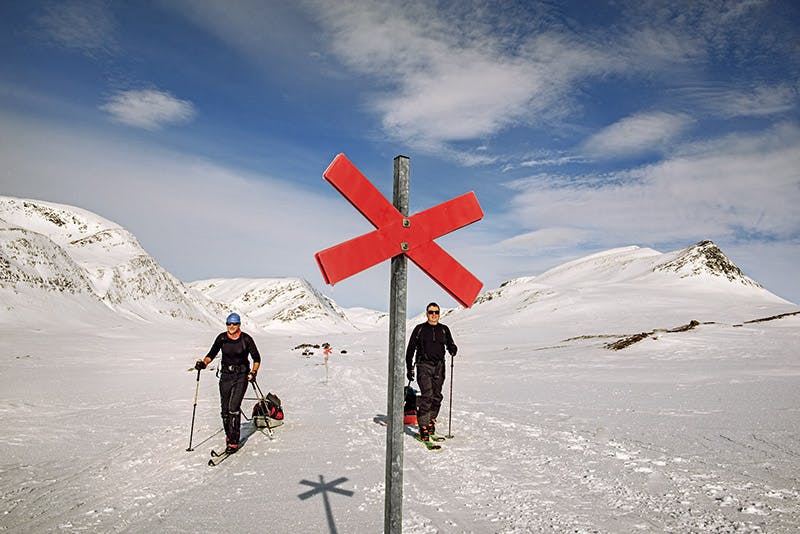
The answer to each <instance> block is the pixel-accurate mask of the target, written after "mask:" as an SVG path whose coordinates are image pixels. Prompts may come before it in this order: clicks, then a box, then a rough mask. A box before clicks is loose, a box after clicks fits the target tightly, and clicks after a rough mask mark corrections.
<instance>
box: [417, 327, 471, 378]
mask: <svg viewBox="0 0 800 534" xmlns="http://www.w3.org/2000/svg"><path fill="white" fill-rule="evenodd" d="M445 348H446V349H447V352H449V353H450V355H451V356H455V355H456V352H458V347H456V344H455V343H453V336H452V334H450V329H449V328H447V326H445V325H443V324H442V323H439V324H437V325H435V326H434V325H432V324H430V323H429V322H427V321H426V322H424V323H422V324H418V325H417V326H415V327H414V331H413V332H411V339H409V340H408V348H407V349H406V370H408V371H410V370H411V369H412V368H413V367H414V354H416V355H417V362H426V361H427V362H438V361H441V360H444V351H445Z"/></svg>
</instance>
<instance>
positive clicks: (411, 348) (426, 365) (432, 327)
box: [406, 302, 458, 441]
mask: <svg viewBox="0 0 800 534" xmlns="http://www.w3.org/2000/svg"><path fill="white" fill-rule="evenodd" d="M425 308H426V309H425V313H426V314H427V316H428V321H427V322H425V323H421V324H418V325H417V326H415V327H414V330H413V331H412V332H411V339H409V340H408V348H407V349H406V371H407V372H406V377H407V378H408V379H409V380H414V354H416V356H417V384H419V389H420V392H421V396H420V399H419V403H418V404H417V422H418V424H419V435H420V438H421V439H422V440H423V441H430V439H431V437H432V436H433V435H434V434H435V432H436V417H438V415H439V408H441V406H442V399H443V398H444V397H443V396H442V385H443V384H444V372H445V361H444V352H445V349H447V352H448V353H450V355H451V356H455V355H456V352H458V347H456V344H455V343H453V336H452V335H451V334H450V329H449V328H447V326H445V325H443V324H441V323H439V311H440V309H439V305H438V304H436V303H435V302H431V303H430V304H428V305H427V306H426V307H425Z"/></svg>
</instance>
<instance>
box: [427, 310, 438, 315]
mask: <svg viewBox="0 0 800 534" xmlns="http://www.w3.org/2000/svg"><path fill="white" fill-rule="evenodd" d="M428 315H439V310H428Z"/></svg>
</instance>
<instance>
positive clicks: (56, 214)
mask: <svg viewBox="0 0 800 534" xmlns="http://www.w3.org/2000/svg"><path fill="white" fill-rule="evenodd" d="M0 291H2V292H3V295H4V298H3V300H4V304H5V306H3V309H2V310H0V313H5V314H13V315H14V316H15V318H16V319H17V320H20V319H22V318H23V317H25V316H29V315H30V314H33V313H38V312H37V310H38V311H39V312H40V311H41V310H43V309H48V308H49V307H51V306H52V303H54V302H59V303H61V304H62V305H63V306H64V308H63V309H62V316H69V315H71V314H70V312H69V308H70V303H72V304H74V305H76V306H79V307H80V311H78V308H76V311H75V312H76V313H84V312H85V313H90V314H91V315H92V316H94V315H95V314H100V315H101V314H102V312H101V310H102V309H103V308H105V309H106V310H110V311H112V312H114V313H116V314H118V315H121V316H125V317H128V318H132V319H136V320H143V321H148V322H150V321H160V320H163V319H165V318H174V319H180V320H188V321H193V322H198V323H210V322H214V321H215V318H216V317H218V316H219V314H220V313H215V311H216V310H215V306H214V304H213V303H209V302H208V301H207V300H206V299H205V298H204V297H203V296H202V295H200V294H199V293H197V292H195V291H194V290H191V289H190V288H188V287H186V286H185V285H184V284H183V283H182V282H181V281H180V280H178V279H176V278H175V277H174V276H172V275H171V274H170V273H168V272H167V271H166V270H164V269H163V268H162V267H161V266H160V265H158V263H157V262H156V261H155V260H154V259H153V258H152V257H151V256H150V255H149V254H148V253H147V252H146V251H145V250H144V249H143V248H142V247H141V245H140V244H139V242H138V241H137V240H136V238H135V237H134V236H133V235H132V234H131V233H130V232H128V231H127V230H126V229H124V228H122V227H121V226H119V225H118V224H115V223H113V222H111V221H108V220H106V219H104V218H102V217H100V216H98V215H96V214H94V213H91V212H89V211H86V210H83V209H80V208H76V207H72V206H65V205H61V204H54V203H51V202H43V201H39V200H24V199H16V198H10V197H0ZM66 318H69V317H65V319H66ZM216 322H218V321H216Z"/></svg>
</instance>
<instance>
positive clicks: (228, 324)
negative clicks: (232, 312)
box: [225, 323, 242, 326]
mask: <svg viewBox="0 0 800 534" xmlns="http://www.w3.org/2000/svg"><path fill="white" fill-rule="evenodd" d="M225 324H226V325H227V326H230V325H232V324H235V325H236V326H239V325H240V324H242V323H225Z"/></svg>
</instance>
